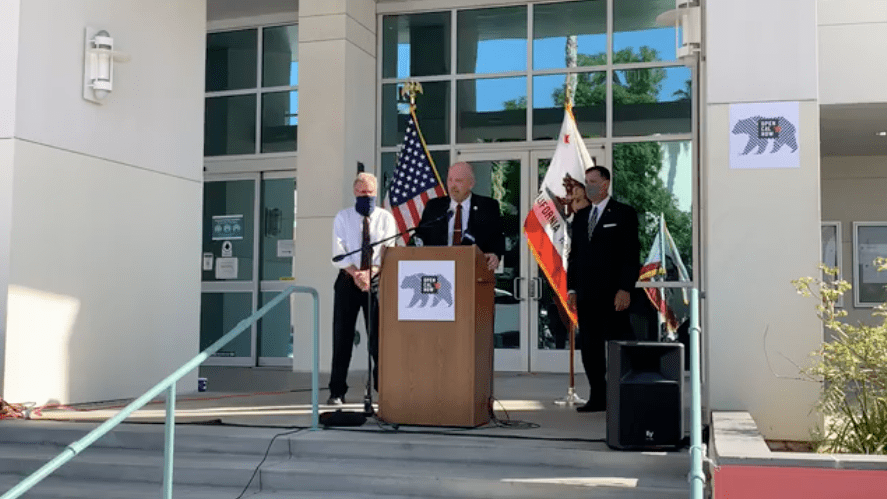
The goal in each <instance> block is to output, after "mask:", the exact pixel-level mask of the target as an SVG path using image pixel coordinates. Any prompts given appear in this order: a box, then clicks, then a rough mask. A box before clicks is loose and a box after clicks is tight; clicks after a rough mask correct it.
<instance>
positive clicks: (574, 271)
mask: <svg viewBox="0 0 887 499" xmlns="http://www.w3.org/2000/svg"><path fill="white" fill-rule="evenodd" d="M609 188H610V172H609V171H608V170H607V169H606V168H604V167H602V166H593V167H591V168H589V169H587V170H586V171H585V191H586V196H587V197H588V201H590V204H589V205H587V206H585V207H584V208H582V209H580V210H579V211H577V212H576V215H575V216H574V217H573V223H572V230H571V232H572V239H571V245H572V246H571V248H570V256H569V261H568V266H567V289H569V291H570V294H569V305H570V307H571V308H573V309H575V310H576V311H577V313H578V315H579V338H580V341H579V348H580V349H581V351H582V365H583V366H584V367H585V374H586V376H588V384H589V385H590V392H591V393H590V396H589V397H588V403H586V404H585V405H583V406H581V407H577V408H576V410H577V411H579V412H597V411H604V410H606V407H607V384H606V379H605V375H606V372H607V360H606V344H607V340H628V339H631V323H630V322H629V318H628V306H629V304H630V303H631V290H633V289H634V287H635V282H636V281H637V279H638V271H639V270H640V243H639V242H638V217H637V213H636V212H635V210H634V208H632V207H631V206H628V205H626V204H623V203H620V202H619V201H616V200H615V199H612V198H611V197H610V194H609ZM579 204H580V205H581V204H585V203H584V201H581V200H580V203H579Z"/></svg>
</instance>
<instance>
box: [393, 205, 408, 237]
mask: <svg viewBox="0 0 887 499" xmlns="http://www.w3.org/2000/svg"><path fill="white" fill-rule="evenodd" d="M399 208H400V207H397V208H395V209H393V210H391V214H392V215H394V221H395V222H397V231H398V232H403V231H405V230H407V224H406V221H405V220H404V219H403V214H402V213H401V212H400V209H399ZM402 237H403V239H404V244H406V243H407V242H409V238H408V237H407V235H406V234H404V235H403V236H402Z"/></svg>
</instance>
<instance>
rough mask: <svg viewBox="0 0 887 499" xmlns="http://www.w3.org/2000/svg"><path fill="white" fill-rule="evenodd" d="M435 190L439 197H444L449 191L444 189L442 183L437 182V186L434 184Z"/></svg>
mask: <svg viewBox="0 0 887 499" xmlns="http://www.w3.org/2000/svg"><path fill="white" fill-rule="evenodd" d="M434 192H435V194H437V197H443V196H446V195H447V193H446V192H444V190H443V186H442V185H440V184H437V185H436V186H434Z"/></svg>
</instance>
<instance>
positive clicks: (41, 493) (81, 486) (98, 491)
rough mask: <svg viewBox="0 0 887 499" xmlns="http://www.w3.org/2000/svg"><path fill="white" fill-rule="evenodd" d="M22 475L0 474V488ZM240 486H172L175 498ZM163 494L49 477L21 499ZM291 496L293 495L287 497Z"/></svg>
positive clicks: (209, 496) (198, 497)
mask: <svg viewBox="0 0 887 499" xmlns="http://www.w3.org/2000/svg"><path fill="white" fill-rule="evenodd" d="M22 478H23V477H20V476H14V475H6V474H0V491H3V492H5V491H7V490H9V489H11V488H12V487H14V486H15V485H16V484H17V483H18V482H20V481H21V479H22ZM242 490H243V487H239V488H238V487H212V486H207V485H203V486H193V485H179V484H176V485H174V487H173V496H174V497H175V498H176V499H224V498H230V499H234V498H235V497H237V496H238V494H240V492H241V491H242ZM256 491H257V488H255V487H251V489H250V490H249V491H247V493H246V494H244V498H246V497H255V495H254V494H255V493H256ZM161 496H162V488H161V485H159V484H155V483H138V482H119V481H118V482H105V481H99V480H76V479H68V478H59V477H54V476H50V477H47V478H45V479H44V480H43V481H42V482H40V483H38V484H37V485H36V486H35V487H34V488H33V489H31V490H30V491H28V492H27V493H25V494H24V495H23V496H21V497H22V498H24V499H61V498H67V499H99V498H101V499H157V498H158V497H161ZM290 497H292V496H290Z"/></svg>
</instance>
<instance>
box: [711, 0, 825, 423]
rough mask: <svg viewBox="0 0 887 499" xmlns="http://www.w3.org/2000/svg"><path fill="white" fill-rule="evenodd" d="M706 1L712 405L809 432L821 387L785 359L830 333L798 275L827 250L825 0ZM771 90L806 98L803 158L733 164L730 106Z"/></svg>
mask: <svg viewBox="0 0 887 499" xmlns="http://www.w3.org/2000/svg"><path fill="white" fill-rule="evenodd" d="M705 8H706V14H705V50H706V61H707V63H706V64H707V67H704V69H703V70H704V71H705V77H706V79H707V87H706V88H705V89H704V91H705V96H704V99H705V102H704V103H703V108H702V110H703V121H702V134H703V165H702V172H701V175H702V178H703V185H702V192H703V199H702V215H701V216H702V220H701V223H702V230H703V234H704V239H703V241H702V245H703V248H704V277H703V278H704V283H703V287H704V291H705V300H704V307H705V309H704V310H705V317H704V326H703V327H704V331H705V338H706V340H707V344H706V348H707V352H708V356H707V389H708V399H709V406H710V409H712V410H747V411H750V412H751V414H752V416H753V417H754V418H755V421H756V422H757V424H758V427H759V428H760V429H761V431H762V432H763V433H764V435H765V436H766V437H768V438H785V439H799V440H802V439H806V438H809V429H810V428H811V427H812V426H813V425H814V424H816V423H818V422H819V419H820V418H819V417H818V416H817V415H816V414H815V413H811V410H812V409H813V407H814V405H815V402H816V399H817V396H818V393H819V392H818V385H817V384H815V383H807V382H801V381H795V380H794V379H792V378H797V377H798V372H797V369H796V368H795V366H794V365H793V364H792V363H791V362H789V361H788V360H786V358H788V359H791V361H794V362H797V363H799V364H800V363H804V362H805V361H807V360H808V358H809V354H810V352H812V351H814V350H815V349H816V348H817V346H818V345H819V343H820V341H821V340H822V329H821V327H820V324H819V322H818V320H817V319H816V317H815V316H814V314H813V313H812V311H811V307H810V303H809V301H805V300H804V299H802V298H801V297H799V296H798V295H797V294H796V293H795V291H794V288H793V286H792V284H791V282H790V281H791V280H792V279H796V278H798V277H801V276H805V275H811V273H813V272H816V269H817V265H818V262H819V258H820V256H819V253H820V214H819V205H820V203H819V192H820V185H819V180H820V178H819V104H818V102H817V100H816V99H817V93H818V90H817V67H816V63H817V58H816V35H817V32H816V4H815V3H812V2H809V1H808V0H782V1H779V2H773V1H772V0H747V1H744V2H719V1H710V2H706V3H705ZM764 13H766V15H764ZM763 34H774V35H775V37H773V36H763ZM769 100H774V101H800V122H801V123H800V125H799V137H798V141H799V143H800V147H801V151H800V161H801V165H800V168H794V169H767V170H731V169H730V167H729V148H730V125H729V110H730V105H731V104H733V103H741V102H762V101H769ZM765 335H766V337H765ZM768 358H769V360H768Z"/></svg>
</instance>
